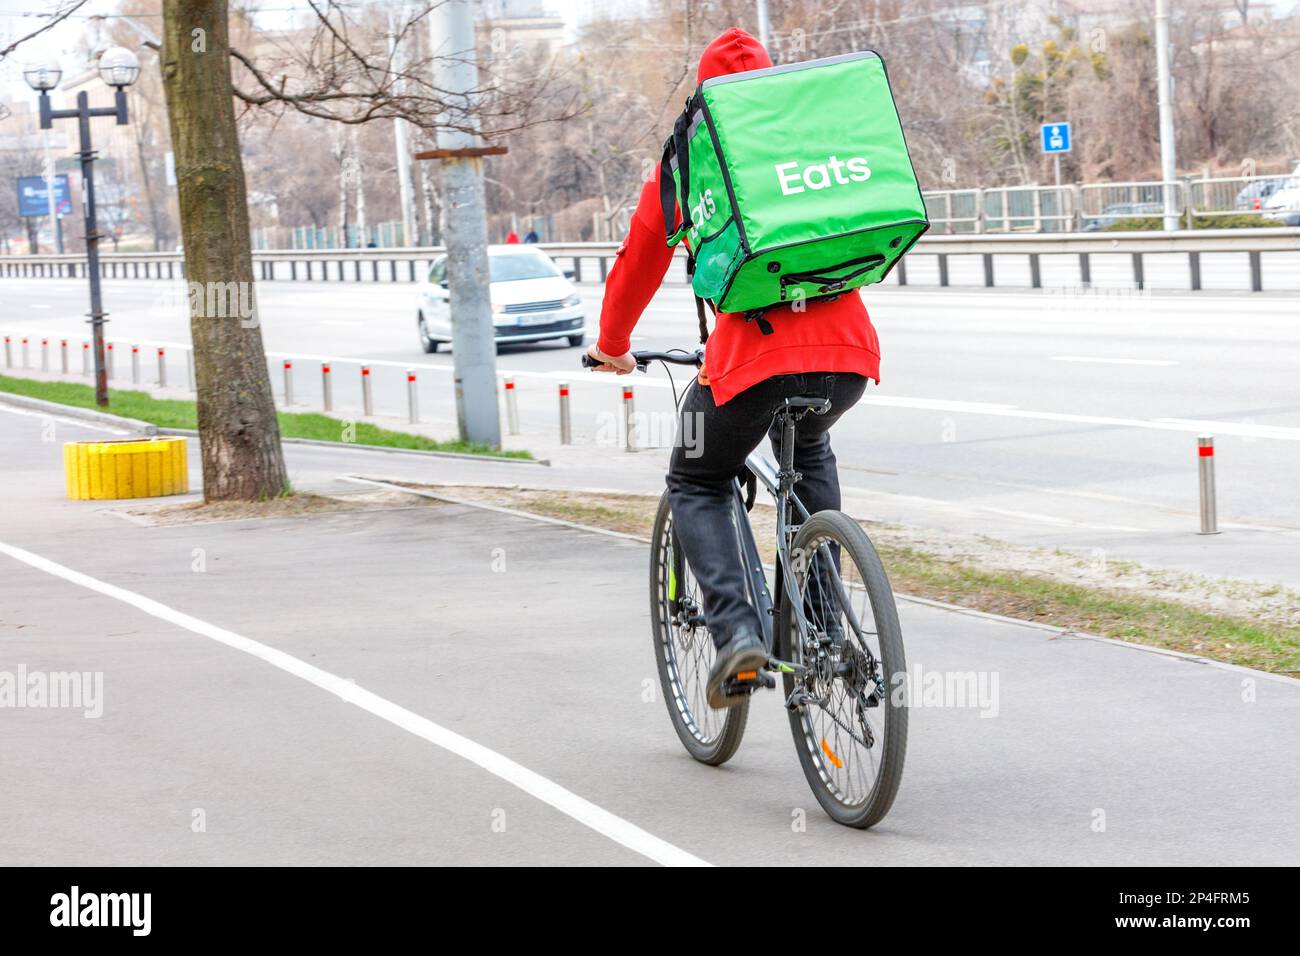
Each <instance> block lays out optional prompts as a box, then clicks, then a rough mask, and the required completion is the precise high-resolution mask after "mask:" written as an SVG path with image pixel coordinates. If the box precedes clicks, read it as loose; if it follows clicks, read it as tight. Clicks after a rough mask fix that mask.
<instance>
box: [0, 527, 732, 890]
mask: <svg viewBox="0 0 1300 956" xmlns="http://www.w3.org/2000/svg"><path fill="white" fill-rule="evenodd" d="M0 554H7V555H8V556H9V557H11V558H13V559H14V560H15V561H19V562H21V563H23V564H26V565H27V566H28V567H32V568H36V569H37V570H38V571H44V572H45V573H47V574H52V575H53V576H54V577H56V578H62V579H63V580H65V581H68V582H71V583H72V584H76V585H79V586H80V587H83V588H86V589H87V590H90V591H94V592H96V593H97V594H103V595H104V596H106V597H111V598H113V599H115V600H118V601H121V602H122V603H123V604H128V605H130V606H131V607H134V608H136V609H137V610H140V611H143V612H144V613H146V614H148V615H151V616H152V617H156V618H158V619H159V620H161V621H166V622H167V623H169V624H174V625H176V626H177V627H181V628H184V629H185V630H187V631H191V632H193V633H195V634H198V635H200V636H202V637H207V638H211V639H212V640H214V641H216V642H217V643H219V644H225V645H226V646H227V647H231V648H234V649H235V650H237V651H242V652H243V653H245V654H248V655H249V656H251V657H256V658H257V659H258V660H261V661H265V662H266V663H268V664H270V665H271V666H273V667H278V668H279V669H280V670H282V671H284V672H285V673H287V674H292V675H293V676H294V677H298V678H301V679H302V680H305V681H306V682H307V683H309V684H314V685H316V686H317V687H319V688H320V689H321V690H325V691H328V692H329V693H331V694H333V695H334V696H336V697H338V698H340V699H341V700H343V701H345V702H347V703H349V704H355V705H356V706H358V707H360V708H361V709H362V710H364V711H367V712H368V713H371V714H374V715H375V716H376V717H379V718H381V719H383V720H386V721H388V722H389V723H390V724H393V725H394V726H396V727H400V728H402V729H403V730H406V731H408V732H410V733H412V734H414V735H415V736H417V737H420V738H421V739H423V740H427V741H428V742H429V743H431V744H434V745H435V746H438V747H441V748H443V749H444V750H447V751H449V752H451V753H453V754H455V755H456V756H458V757H463V758H464V759H465V760H468V761H469V762H470V763H472V764H475V765H477V766H479V767H481V768H482V769H484V770H486V771H487V772H488V773H490V774H492V775H494V776H496V777H500V778H501V779H502V780H504V781H506V782H507V783H509V784H513V785H514V786H516V787H518V788H519V789H520V790H522V791H524V792H525V793H527V794H529V795H531V796H534V797H536V798H537V799H538V800H541V801H542V802H543V803H547V804H549V805H551V806H552V807H554V808H555V809H556V810H559V811H560V812H561V813H563V814H565V815H567V816H569V817H572V818H573V819H574V820H577V821H578V822H579V823H581V824H582V825H583V826H587V827H590V828H591V829H593V830H595V831H596V832H597V833H599V834H601V835H602V836H606V837H608V838H609V839H611V840H613V841H614V842H615V843H618V844H620V845H622V846H625V847H627V848H628V849H629V850H632V851H633V852H636V853H640V854H641V855H642V856H644V857H647V858H649V859H651V860H654V861H655V862H656V863H661V864H663V865H664V866H710V865H712V864H709V863H707V862H705V861H704V860H701V859H700V858H699V857H697V856H694V855H692V854H690V853H687V852H686V851H685V850H682V849H680V848H678V847H676V846H673V845H672V844H671V843H668V842H666V841H664V840H661V839H659V838H658V837H657V836H655V835H654V834H652V833H648V832H646V831H645V830H642V829H641V828H640V827H638V826H636V825H635V824H633V823H629V822H628V821H627V820H624V819H623V818H622V817H619V816H615V815H614V814H612V813H610V812H609V811H608V810H605V809H603V808H601V807H598V806H596V805H595V804H594V803H592V802H590V801H589V800H584V799H583V798H582V797H580V796H578V795H577V794H576V793H573V792H572V791H570V790H566V789H565V788H564V787H561V786H560V785H559V784H558V783H555V782H553V781H551V780H548V779H547V778H546V777H543V776H542V775H541V774H538V773H535V772H534V771H532V770H529V769H528V768H527V767H524V766H522V765H521V764H518V763H515V761H513V760H511V759H510V758H509V757H506V756H503V755H502V754H499V753H497V752H496V751H495V750H490V749H489V748H487V747H484V746H483V745H482V744H478V743H475V742H474V741H472V740H470V739H469V738H468V737H462V736H461V735H460V734H458V733H456V732H455V731H452V730H448V729H447V728H446V727H443V726H441V725H439V724H435V723H434V722H433V721H431V720H429V719H428V718H426V717H421V716H420V715H419V714H416V713H412V712H411V711H409V710H407V709H406V708H405V707H401V706H398V705H397V704H394V703H393V702H392V701H390V700H387V699H385V698H383V697H380V696H379V695H378V694H375V693H373V692H371V691H368V690H366V689H365V688H363V687H359V686H358V685H356V684H354V683H352V682H351V681H348V680H344V679H343V678H342V677H338V676H336V675H334V674H331V673H330V672H329V671H324V670H321V669H320V668H319V667H314V666H313V665H311V664H308V663H307V662H306V661H302V660H299V659H298V658H296V657H294V656H293V655H291V654H286V653H285V652H284V651H280V650H276V649H275V648H273V647H268V646H267V645H265V644H262V643H260V642H258V641H255V640H252V639H251V638H247V637H243V636H241V635H239V634H235V633H234V632H232V631H227V630H225V629H223V628H220V627H217V626H215V625H213V624H209V623H207V622H206V621H201V620H199V619H198V618H196V617H191V616H190V615H188V614H185V613H183V612H181V611H177V610H175V609H173V608H170V607H167V606H166V605H164V604H160V603H159V602H157V601H154V600H152V599H151V598H147V597H144V596H143V595H140V594H136V593H135V592H134V591H128V590H126V589H125V588H119V587H117V586H116V585H113V584H107V583H105V582H104V581H100V580H98V579H97V578H92V577H90V576H89V575H87V574H82V573H81V572H80V571H74V570H72V569H71V568H67V567H64V566H63V565H61V564H57V563H56V562H54V561H51V560H49V559H48V558H43V557H41V556H40V555H38V554H33V553H32V552H30V551H25V550H23V549H22V548H18V547H14V546H13V545H10V544H5V543H4V542H3V541H0Z"/></svg>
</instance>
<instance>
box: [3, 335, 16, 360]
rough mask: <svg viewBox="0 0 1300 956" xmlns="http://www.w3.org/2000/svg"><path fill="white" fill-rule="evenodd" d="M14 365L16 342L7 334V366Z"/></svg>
mask: <svg viewBox="0 0 1300 956" xmlns="http://www.w3.org/2000/svg"><path fill="white" fill-rule="evenodd" d="M13 367H14V342H13V339H11V338H10V337H9V336H7V335H6V336H5V368H13Z"/></svg>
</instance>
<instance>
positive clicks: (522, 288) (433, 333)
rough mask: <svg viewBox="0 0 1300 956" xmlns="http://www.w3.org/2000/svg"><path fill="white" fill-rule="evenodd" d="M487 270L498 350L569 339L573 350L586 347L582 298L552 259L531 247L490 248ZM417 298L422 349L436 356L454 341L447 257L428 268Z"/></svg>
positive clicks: (441, 258)
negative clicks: (441, 347)
mask: <svg viewBox="0 0 1300 956" xmlns="http://www.w3.org/2000/svg"><path fill="white" fill-rule="evenodd" d="M488 267H489V270H490V282H491V298H492V324H493V325H494V326H495V327H496V340H497V344H498V345H500V344H501V343H503V342H544V341H546V340H547V339H568V340H569V344H570V345H572V346H575V347H577V346H580V345H582V344H583V342H584V341H585V336H586V329H585V325H586V319H585V316H584V315H583V306H582V297H581V296H579V295H578V290H577V289H576V288H574V285H573V283H572V282H570V281H569V278H568V276H567V275H566V274H565V273H563V272H561V271H560V270H559V269H557V268H556V266H555V263H554V262H552V261H551V257H550V256H548V255H547V254H546V253H544V252H543V251H542V250H540V249H538V248H537V247H536V246H532V245H522V244H520V245H513V244H512V245H508V246H488ZM418 295H419V305H418V307H417V308H418V311H417V314H416V322H417V325H418V328H419V332H420V345H421V346H423V347H424V350H425V351H426V352H436V351H438V346H439V345H442V344H443V343H444V342H446V343H450V342H451V338H452V336H451V310H450V308H449V307H448V299H449V296H450V293H449V292H448V289H447V257H446V256H441V257H440V258H438V259H437V260H436V261H435V262H434V263H433V265H432V266H430V267H429V274H428V275H427V276H426V277H425V278H424V281H422V282H421V283H420V287H419V292H418Z"/></svg>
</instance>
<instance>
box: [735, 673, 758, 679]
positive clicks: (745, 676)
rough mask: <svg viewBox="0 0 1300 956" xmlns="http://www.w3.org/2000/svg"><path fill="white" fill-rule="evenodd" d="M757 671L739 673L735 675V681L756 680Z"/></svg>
mask: <svg viewBox="0 0 1300 956" xmlns="http://www.w3.org/2000/svg"><path fill="white" fill-rule="evenodd" d="M757 679H758V671H741V672H740V673H739V674H737V675H736V680H757Z"/></svg>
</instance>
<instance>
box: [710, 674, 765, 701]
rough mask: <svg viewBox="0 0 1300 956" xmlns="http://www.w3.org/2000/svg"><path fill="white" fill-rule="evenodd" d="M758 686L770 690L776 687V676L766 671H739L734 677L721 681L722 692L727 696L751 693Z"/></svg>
mask: <svg viewBox="0 0 1300 956" xmlns="http://www.w3.org/2000/svg"><path fill="white" fill-rule="evenodd" d="M760 687H766V688H767V689H768V690H771V689H772V688H774V687H776V678H775V677H773V676H772V675H771V674H769V673H768V672H767V671H741V672H740V673H739V674H737V675H736V676H735V677H729V678H727V679H726V680H725V681H723V682H722V692H723V693H724V694H726V695H727V696H728V697H739V696H740V695H742V694H752V693H753V692H754V691H756V690H758V689H759V688H760Z"/></svg>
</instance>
